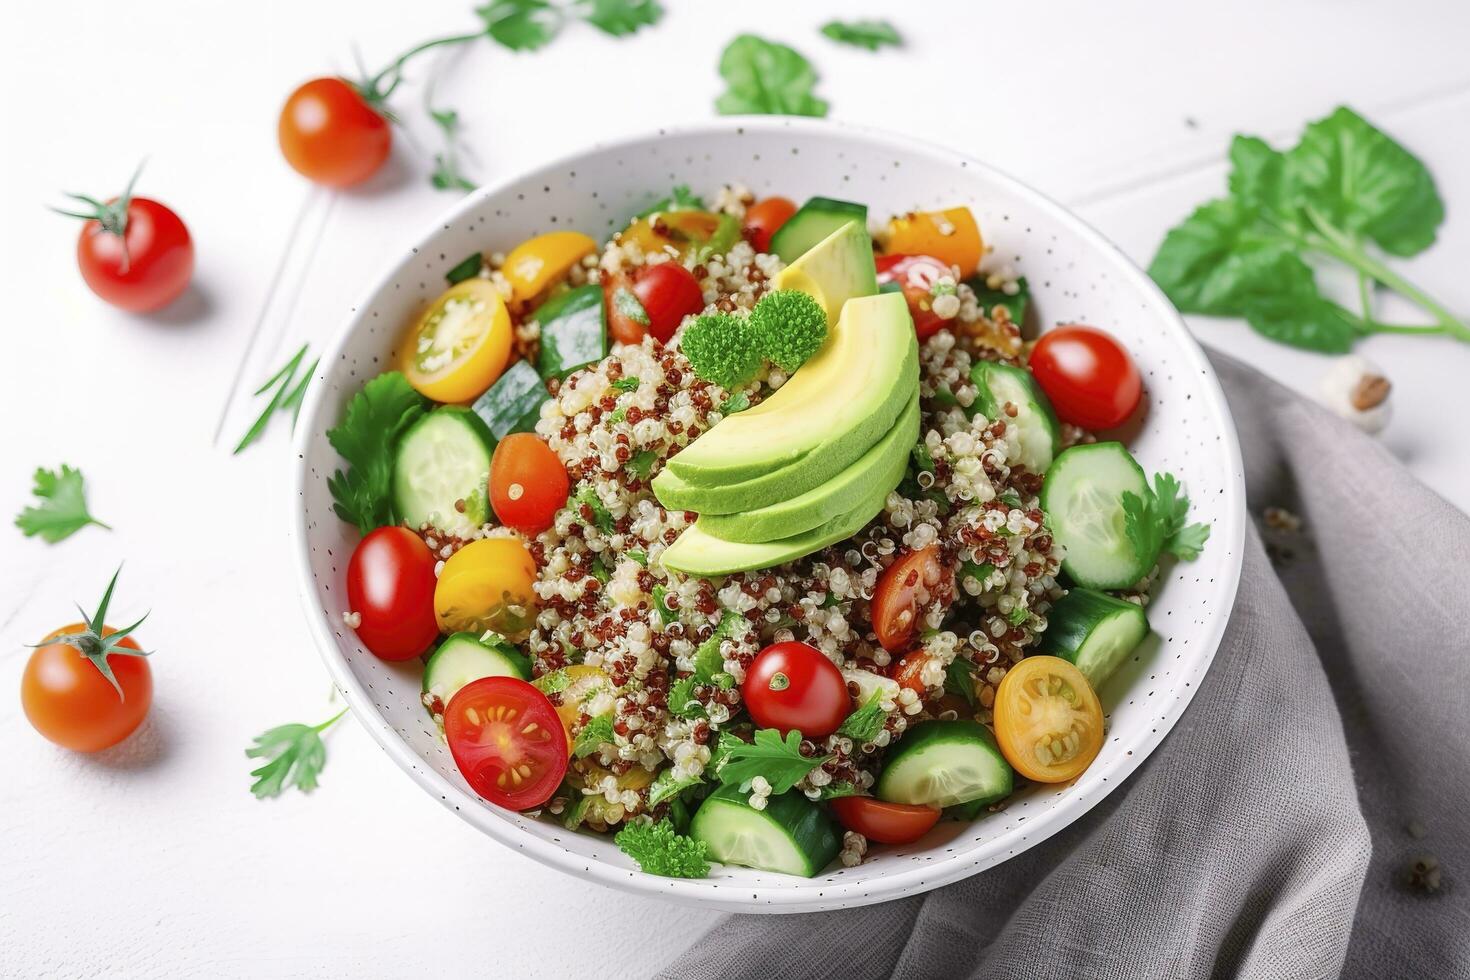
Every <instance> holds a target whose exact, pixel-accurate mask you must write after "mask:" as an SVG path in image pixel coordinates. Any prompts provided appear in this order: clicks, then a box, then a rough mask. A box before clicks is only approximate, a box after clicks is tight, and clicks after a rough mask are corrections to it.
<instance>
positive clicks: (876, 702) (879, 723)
mask: <svg viewBox="0 0 1470 980" xmlns="http://www.w3.org/2000/svg"><path fill="white" fill-rule="evenodd" d="M882 700H883V690H882V688H874V689H873V693H872V694H869V695H868V697H867V700H865V701H864V702H863V703H862V704H861V705H860V706H859V707H858V709H857V710H856V711H854V712H853V713H852V714H850V715H848V716H847V717H846V718H844V719H843V721H842V724H841V725H840V726H838V728H837V734H838V735H846V736H847V737H848V738H850V739H852V740H853V741H854V742H856V743H857V744H859V745H862V744H864V743H867V742H871V741H872V740H873V739H874V738H876V737H877V735H878V733H879V732H881V731H882V730H883V723H884V722H885V721H887V720H888V712H886V711H884V710H883V706H882V704H880V702H881V701H882Z"/></svg>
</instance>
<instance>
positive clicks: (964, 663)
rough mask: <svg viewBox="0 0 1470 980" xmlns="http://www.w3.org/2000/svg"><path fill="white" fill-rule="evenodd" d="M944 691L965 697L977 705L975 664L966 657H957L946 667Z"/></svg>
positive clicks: (967, 701) (973, 705) (971, 704)
mask: <svg viewBox="0 0 1470 980" xmlns="http://www.w3.org/2000/svg"><path fill="white" fill-rule="evenodd" d="M944 693H945V694H953V695H955V696H956V697H961V698H964V699H965V703H966V704H968V705H969V706H970V707H972V708H973V707H975V665H974V664H973V663H971V662H970V661H968V660H966V659H965V658H964V657H955V658H954V659H953V660H951V661H950V662H949V666H948V667H945V668H944Z"/></svg>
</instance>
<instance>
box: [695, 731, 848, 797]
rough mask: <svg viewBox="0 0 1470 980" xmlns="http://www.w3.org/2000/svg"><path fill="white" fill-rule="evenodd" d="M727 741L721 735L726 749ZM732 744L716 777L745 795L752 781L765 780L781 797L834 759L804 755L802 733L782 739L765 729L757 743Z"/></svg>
mask: <svg viewBox="0 0 1470 980" xmlns="http://www.w3.org/2000/svg"><path fill="white" fill-rule="evenodd" d="M875 734H876V733H875ZM726 740H727V739H726V737H725V736H724V735H723V734H722V735H721V737H720V745H721V746H724V745H725V742H726ZM729 742H730V745H729V746H728V747H727V749H726V751H725V753H724V758H723V761H722V762H721V763H720V766H719V769H718V771H717V772H716V773H715V776H716V778H718V779H719V781H720V782H721V783H722V784H726V785H729V784H735V785H738V786H739V787H740V792H742V793H744V792H746V791H747V790H748V789H750V783H751V780H753V779H755V777H757V776H764V777H766V782H768V783H770V784H771V795H773V796H779V795H780V794H782V793H784V792H786V791H787V790H789V789H791V787H793V786H795V785H796V784H797V783H799V782H801V778H802V777H803V776H805V775H806V774H807V773H809V772H811V771H812V770H813V769H815V768H816V767H817V766H820V765H821V764H822V763H824V762H827V761H829V760H831V758H832V757H831V756H830V755H818V756H806V755H802V754H801V733H800V732H798V731H795V730H793V731H789V732H787V733H786V737H785V738H782V737H781V733H780V732H779V731H777V730H776V729H774V728H762V729H759V730H757V731H756V733H755V738H754V741H751V742H742V741H740V740H739V739H735V738H730V739H729Z"/></svg>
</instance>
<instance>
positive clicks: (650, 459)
mask: <svg viewBox="0 0 1470 980" xmlns="http://www.w3.org/2000/svg"><path fill="white" fill-rule="evenodd" d="M656 462H658V453H656V452H654V451H653V450H652V449H645V450H643V451H642V452H640V453H638V454H637V455H636V456H634V457H633V458H632V459H630V460H628V462H627V464H626V468H627V470H628V472H629V473H631V474H632V475H633V476H635V477H637V478H638V479H640V480H646V479H648V474H649V473H651V472H652V471H653V464H654V463H656Z"/></svg>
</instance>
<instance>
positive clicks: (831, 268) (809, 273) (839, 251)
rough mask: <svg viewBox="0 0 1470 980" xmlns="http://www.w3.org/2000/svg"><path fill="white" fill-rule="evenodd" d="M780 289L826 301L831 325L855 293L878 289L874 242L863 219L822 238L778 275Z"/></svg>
mask: <svg viewBox="0 0 1470 980" xmlns="http://www.w3.org/2000/svg"><path fill="white" fill-rule="evenodd" d="M776 288H777V289H799V290H801V291H802V292H803V293H806V294H807V295H808V296H810V297H811V298H812V299H814V300H816V301H817V302H818V303H821V304H822V308H823V309H824V310H826V311H827V325H828V326H829V327H830V326H831V325H832V324H834V323H836V322H837V321H838V319H839V318H840V317H841V316H842V306H843V304H844V303H846V302H847V301H848V300H850V299H852V298H853V297H854V296H872V295H873V294H874V293H876V292H877V291H878V273H877V272H876V271H875V266H874V265H873V241H872V239H870V238H869V237H868V232H867V229H866V228H864V227H863V224H862V222H860V221H851V222H848V223H847V224H845V225H843V226H842V227H840V228H838V229H837V230H836V231H834V232H832V234H830V235H828V236H827V237H826V238H824V239H822V240H821V241H820V242H818V243H817V244H816V245H814V246H812V248H811V249H810V250H809V251H808V252H807V253H806V254H805V255H803V256H801V257H800V258H799V259H797V260H796V261H795V262H792V263H791V264H790V265H788V266H787V267H786V268H784V269H782V270H781V271H780V272H779V273H777V274H776Z"/></svg>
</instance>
